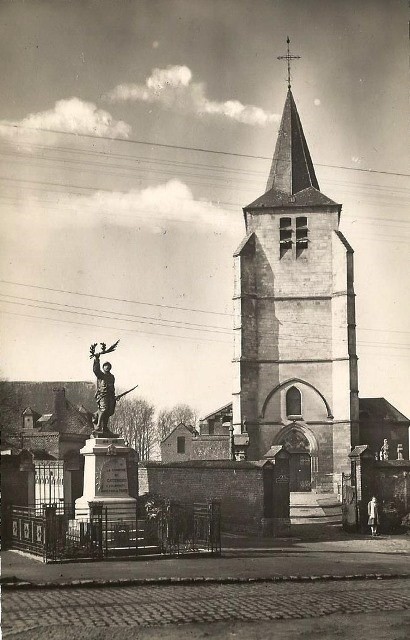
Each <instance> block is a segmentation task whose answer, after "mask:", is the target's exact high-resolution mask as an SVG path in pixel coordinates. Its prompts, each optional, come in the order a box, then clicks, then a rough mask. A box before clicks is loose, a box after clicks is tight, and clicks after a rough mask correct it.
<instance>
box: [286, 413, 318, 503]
mask: <svg viewBox="0 0 410 640" xmlns="http://www.w3.org/2000/svg"><path fill="white" fill-rule="evenodd" d="M309 436H310V437H309ZM277 444H281V445H283V446H284V448H285V449H286V450H287V451H288V453H289V454H290V458H289V490H290V491H311V490H312V467H314V466H315V461H317V451H316V446H315V445H316V442H315V441H314V440H313V434H311V433H307V430H306V429H304V428H303V427H301V426H300V425H297V424H292V425H288V426H287V427H285V428H284V429H282V431H281V432H280V433H279V435H278V438H277Z"/></svg>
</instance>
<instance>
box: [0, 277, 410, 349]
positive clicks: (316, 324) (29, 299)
mask: <svg viewBox="0 0 410 640" xmlns="http://www.w3.org/2000/svg"><path fill="white" fill-rule="evenodd" d="M0 282H3V281H0ZM24 286H30V285H24ZM54 291H55V292H57V293H59V292H60V291H61V290H59V289H55V290H54ZM0 295H1V296H3V297H7V298H13V299H16V300H24V301H28V302H40V303H42V304H53V305H57V306H59V307H67V308H69V309H76V310H83V311H92V312H98V313H100V312H101V313H107V314H109V313H111V314H116V315H118V316H126V317H128V318H134V319H143V320H158V321H160V322H167V323H178V324H182V325H188V326H194V327H200V328H207V329H217V330H219V329H221V330H222V331H225V332H228V333H229V334H230V333H231V332H232V329H233V328H232V327H221V326H220V325H211V324H204V323H193V322H186V321H183V320H174V319H172V320H168V319H166V318H158V317H157V316H137V315H135V314H132V313H124V312H121V311H114V310H106V309H92V308H90V307H80V306H77V305H73V304H67V303H63V302H55V301H53V300H39V299H38V298H28V297H25V296H15V295H11V294H9V293H3V292H0ZM4 302H7V300H5V301H4ZM55 311H62V312H64V309H55ZM282 322H283V321H282ZM285 322H286V325H290V324H294V325H297V326H301V325H306V326H312V324H314V326H315V327H322V328H331V327H332V328H333V325H332V324H328V323H325V324H323V323H317V322H314V323H312V322H304V321H303V320H289V319H286V321H285ZM180 328H181V329H183V328H185V327H182V326H181V327H180ZM338 328H340V329H344V328H345V327H344V326H343V327H342V326H340V327H338ZM358 331H374V332H376V333H405V334H410V331H402V330H398V329H371V328H367V327H358ZM280 333H281V335H282V336H286V335H289V336H292V335H296V334H286V333H285V332H283V331H281V332H280ZM399 346H400V345H399Z"/></svg>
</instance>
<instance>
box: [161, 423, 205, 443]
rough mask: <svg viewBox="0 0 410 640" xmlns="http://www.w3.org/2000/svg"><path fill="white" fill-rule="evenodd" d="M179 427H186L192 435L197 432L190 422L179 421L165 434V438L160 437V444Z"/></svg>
mask: <svg viewBox="0 0 410 640" xmlns="http://www.w3.org/2000/svg"><path fill="white" fill-rule="evenodd" d="M180 427H183V428H184V429H187V431H189V433H190V434H191V435H194V434H197V433H198V431H197V430H196V429H195V427H192V426H191V425H190V424H184V423H183V422H180V423H179V424H177V426H176V427H174V428H173V429H172V431H170V432H169V433H168V434H167V435H166V436H165V438H162V440H161V444H162V443H163V442H165V440H168V438H169V437H170V436H172V434H173V433H174V431H176V430H177V429H179V428H180Z"/></svg>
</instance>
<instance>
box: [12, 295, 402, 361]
mask: <svg viewBox="0 0 410 640" xmlns="http://www.w3.org/2000/svg"><path fill="white" fill-rule="evenodd" d="M4 302H6V303H7V304H14V305H19V306H24V307H31V308H34V309H44V310H46V311H57V312H61V313H68V314H71V315H79V316H87V317H92V318H100V319H104V320H119V321H120V322H132V323H136V324H148V325H153V326H159V327H166V328H173V329H184V330H187V329H188V327H181V326H175V325H163V324H159V323H158V322H145V321H142V320H131V319H126V318H118V317H113V316H108V315H106V316H101V315H98V314H96V313H85V312H84V311H82V312H78V311H70V310H67V309H55V308H53V307H49V306H41V305H33V304H28V303H27V302H15V301H9V300H5V301H4ZM67 306H69V305H67ZM74 308H75V307H74ZM104 313H105V312H104ZM107 313H108V312H107ZM191 330H194V331H199V332H206V333H222V334H224V335H232V332H231V331H229V332H228V331H216V330H213V329H210V330H209V329H191ZM281 336H282V337H283V338H289V339H293V340H295V343H294V345H293V346H295V347H298V348H300V346H303V345H304V344H305V343H308V344H316V345H320V346H324V347H326V348H328V347H329V345H331V344H333V339H332V338H329V337H319V336H317V337H316V338H315V337H309V336H303V335H300V334H296V333H288V332H281ZM181 337H184V336H181ZM185 337H186V336H185ZM300 342H302V345H299V343H300ZM340 343H341V344H344V345H345V346H346V345H347V344H348V340H347V337H346V339H343V340H340ZM357 345H364V346H369V347H377V348H379V347H381V348H384V349H390V350H396V349H400V350H403V349H404V350H407V349H410V345H409V346H407V345H403V344H401V343H388V342H378V341H372V342H366V341H358V342H357Z"/></svg>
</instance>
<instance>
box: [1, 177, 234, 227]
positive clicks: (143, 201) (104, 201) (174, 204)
mask: <svg viewBox="0 0 410 640" xmlns="http://www.w3.org/2000/svg"><path fill="white" fill-rule="evenodd" d="M10 215H11V212H10ZM13 215H14V218H15V217H16V216H17V220H18V221H19V222H20V224H22V225H23V226H25V225H26V224H29V225H30V226H32V225H34V226H35V227H36V229H37V231H38V229H39V227H42V226H45V227H48V228H50V226H51V227H55V228H59V229H61V228H67V227H75V228H78V229H79V228H84V227H88V228H90V227H95V228H98V227H101V226H119V227H130V228H134V229H138V228H139V229H145V230H147V231H150V232H151V233H163V232H165V231H167V230H168V229H170V228H171V227H173V226H174V225H175V224H186V225H189V228H190V229H193V228H195V231H205V232H207V233H209V232H212V231H213V232H215V233H220V232H223V231H233V232H236V226H237V225H236V223H238V226H239V228H240V229H241V228H242V217H241V216H240V215H238V216H236V215H235V213H234V212H230V211H226V210H224V209H222V208H220V207H218V206H216V205H214V204H213V203H211V202H205V201H201V200H195V199H194V196H193V194H192V191H191V189H190V188H189V187H188V186H187V185H186V184H185V183H183V182H181V181H180V180H169V181H168V182H166V183H164V184H160V185H156V186H153V187H146V188H144V189H131V190H130V191H121V192H119V191H112V192H111V191H97V192H95V193H93V194H92V195H77V194H69V193H63V194H61V193H59V194H58V198H57V200H56V199H55V193H51V194H49V196H48V198H47V200H44V196H42V202H41V205H40V204H37V203H36V200H35V198H32V197H28V199H27V200H26V201H24V202H23V203H20V207H19V210H18V212H15V213H14V214H13ZM15 221H16V219H15Z"/></svg>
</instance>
